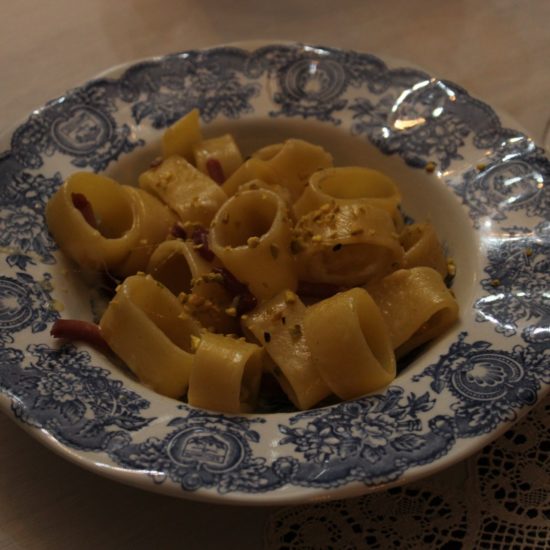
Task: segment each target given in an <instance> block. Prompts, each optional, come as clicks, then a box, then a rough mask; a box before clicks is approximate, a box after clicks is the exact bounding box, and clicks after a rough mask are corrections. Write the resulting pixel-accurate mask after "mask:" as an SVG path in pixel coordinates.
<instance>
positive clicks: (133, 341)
mask: <svg viewBox="0 0 550 550" xmlns="http://www.w3.org/2000/svg"><path fill="white" fill-rule="evenodd" d="M99 326H100V328H101V332H102V335H103V337H104V339H105V341H106V342H107V343H108V344H109V347H110V348H111V349H112V350H113V351H114V353H116V355H118V356H119V357H120V358H121V359H122V360H123V361H124V362H125V363H126V365H127V366H128V368H129V369H130V370H131V371H132V372H133V373H134V374H135V375H136V376H137V377H138V379H139V380H140V381H141V382H142V383H143V384H145V385H146V386H149V387H150V388H151V389H153V390H154V391H156V392H157V393H160V394H162V395H166V396H168V397H174V398H178V397H181V396H182V395H184V394H185V391H186V389H187V386H188V383H189V375H190V373H191V365H192V361H193V357H192V354H191V351H192V347H191V336H197V335H199V334H200V331H201V327H200V324H199V323H198V322H197V321H195V320H194V319H192V318H191V317H190V316H189V315H187V314H186V313H185V311H184V309H183V306H182V305H181V304H180V302H179V301H178V299H177V298H176V297H175V296H174V295H173V294H172V293H171V292H170V291H169V290H168V289H167V288H165V287H164V286H163V285H161V284H160V283H158V282H157V281H155V280H154V279H153V278H152V277H151V276H150V275H134V276H132V277H128V278H127V279H126V280H125V281H124V282H123V283H122V284H121V285H120V286H119V287H118V289H117V293H116V295H115V297H114V298H113V299H112V300H111V302H110V303H109V306H108V307H107V309H106V310H105V313H104V314H103V317H102V318H101V321H100V323H99Z"/></svg>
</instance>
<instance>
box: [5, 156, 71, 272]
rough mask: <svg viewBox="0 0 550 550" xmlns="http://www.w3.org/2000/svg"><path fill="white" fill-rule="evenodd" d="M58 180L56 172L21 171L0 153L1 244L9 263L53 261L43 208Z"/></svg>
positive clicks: (34, 263) (57, 184)
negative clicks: (48, 174)
mask: <svg viewBox="0 0 550 550" xmlns="http://www.w3.org/2000/svg"><path fill="white" fill-rule="evenodd" d="M60 184H61V175H60V174H59V172H57V173H55V174H54V175H53V177H51V178H46V177H44V176H43V175H42V174H37V175H34V174H31V173H29V172H25V171H21V170H20V167H19V166H18V164H17V163H16V162H15V161H14V159H13V158H12V157H11V155H9V154H5V155H3V156H0V208H1V209H2V217H1V218H0V247H2V248H3V249H4V250H7V251H8V254H7V256H6V261H7V263H8V265H10V266H11V267H15V266H16V267H18V268H19V269H22V270H25V269H26V267H27V266H28V265H29V264H30V265H36V264H37V262H39V263H44V264H53V263H54V261H55V260H54V257H53V255H52V252H53V251H54V250H55V249H56V248H57V246H56V244H55V243H54V241H53V239H52V238H51V237H50V234H49V233H48V232H45V231H44V223H45V221H44V210H45V207H46V203H47V201H48V199H49V198H50V197H51V196H52V194H53V193H54V191H55V190H56V189H57V187H59V185H60Z"/></svg>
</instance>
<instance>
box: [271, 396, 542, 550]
mask: <svg viewBox="0 0 550 550" xmlns="http://www.w3.org/2000/svg"><path fill="white" fill-rule="evenodd" d="M265 547H266V549H267V550H275V549H277V550H317V549H319V550H328V549H338V550H340V549H342V550H348V549H349V550H354V549H356V548H367V547H368V548H369V549H372V550H374V549H387V548H399V549H401V550H405V549H415V550H416V549H426V548H438V549H445V550H452V549H460V548H465V549H470V548H475V549H484V548H488V549H491V550H500V549H502V550H515V549H518V550H519V549H521V550H526V549H528V550H542V549H550V398H547V399H546V400H545V401H544V402H543V403H541V404H540V406H539V407H537V408H536V409H535V410H534V411H532V412H531V413H530V414H529V415H528V416H527V417H526V418H525V419H524V420H523V421H522V422H520V423H519V424H517V425H516V426H514V427H513V428H512V429H511V430H509V431H508V432H506V433H505V434H504V435H503V436H502V437H500V438H499V439H498V440H497V441H495V442H494V443H492V444H490V445H488V446H487V447H485V448H484V449H483V450H482V451H481V452H480V453H478V454H477V455H475V456H473V457H471V458H470V459H469V460H467V461H465V462H461V463H459V464H457V465H455V466H453V467H452V468H449V469H447V470H445V471H443V472H441V473H439V474H437V475H435V476H433V477H431V478H429V479H426V480H422V481H420V482H418V483H414V484H410V485H406V486H404V487H397V488H394V489H390V490H388V491H386V492H383V493H376V494H373V495H366V496H364V497H361V498H355V499H350V500H342V501H336V502H326V503H320V504H314V505H310V506H301V507H296V508H284V509H282V510H279V511H278V512H276V513H275V514H273V515H272V516H271V517H270V519H269V521H268V523H267V526H266V546H265Z"/></svg>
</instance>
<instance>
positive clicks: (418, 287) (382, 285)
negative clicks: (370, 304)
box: [368, 267, 458, 357]
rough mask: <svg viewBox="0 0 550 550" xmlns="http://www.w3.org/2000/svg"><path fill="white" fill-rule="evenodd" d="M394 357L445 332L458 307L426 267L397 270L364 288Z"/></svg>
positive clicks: (438, 278) (441, 283) (440, 279)
mask: <svg viewBox="0 0 550 550" xmlns="http://www.w3.org/2000/svg"><path fill="white" fill-rule="evenodd" d="M368 291H369V293H370V294H371V296H372V298H373V299H374V301H375V302H376V303H377V305H378V307H379V308H380V311H381V313H382V317H383V318H384V322H385V323H386V325H387V327H388V329H389V332H390V337H391V340H392V346H393V348H394V349H395V350H396V355H397V356H398V357H400V356H403V355H405V354H406V353H408V352H409V351H411V350H412V349H414V348H416V347H418V346H419V345H421V344H423V343H424V342H427V341H428V340H431V339H432V338H435V337H436V336H438V335H439V334H441V333H443V332H444V331H446V330H447V329H448V328H449V327H450V326H451V325H452V324H453V323H454V322H455V321H456V320H457V318H458V304H457V303H456V300H455V299H454V297H453V295H452V294H451V292H450V290H449V289H448V288H447V287H446V286H445V283H444V282H443V279H442V278H441V275H439V273H438V272H437V271H435V270H434V269H432V268H430V267H415V268H412V269H400V270H398V271H395V272H394V273H392V274H391V275H388V276H387V277H385V278H384V279H382V280H381V281H377V282H376V283H374V284H372V285H369V286H368Z"/></svg>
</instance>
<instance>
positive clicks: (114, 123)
mask: <svg viewBox="0 0 550 550" xmlns="http://www.w3.org/2000/svg"><path fill="white" fill-rule="evenodd" d="M195 107H196V108H198V109H200V111H201V117H202V119H203V120H204V121H205V122H210V121H214V120H216V121H217V120H219V119H224V118H225V119H240V118H245V117H250V116H252V115H254V116H257V115H258V114H259V115H261V116H263V117H264V118H266V119H269V118H270V117H271V118H287V119H288V118H300V119H313V120H316V121H318V122H321V123H324V124H328V125H331V126H340V127H341V128H343V129H346V130H348V131H349V133H350V134H352V135H356V136H359V138H361V139H368V140H369V141H370V142H371V143H372V144H373V145H374V146H375V147H377V148H378V150H379V151H381V152H382V153H384V154H386V155H395V156H398V157H399V158H400V159H402V160H403V161H404V162H405V163H406V164H408V165H409V167H411V168H410V169H414V168H424V167H426V166H427V164H428V163H435V165H436V166H437V169H438V171H440V174H439V177H440V179H442V178H443V176H442V175H441V173H442V172H443V171H445V170H447V169H450V170H449V173H451V174H453V175H451V176H449V177H448V178H447V179H446V180H443V179H442V182H443V183H445V184H446V185H447V186H448V187H449V188H450V189H452V191H453V192H454V193H455V195H456V197H458V199H459V200H458V201H457V203H458V202H459V201H461V202H462V203H463V206H464V208H465V209H466V211H467V213H468V215H469V216H470V219H471V223H472V225H473V226H474V228H475V229H476V231H478V232H479V234H480V235H482V237H483V239H485V240H484V241H483V242H484V246H485V248H484V251H483V254H484V256H483V265H481V266H480V268H479V273H478V275H479V277H478V280H479V281H480V282H479V283H478V287H477V291H476V293H475V299H474V300H473V301H472V303H471V304H469V307H470V308H471V313H473V315H472V317H475V319H476V320H477V321H478V322H480V323H482V324H479V325H475V322H474V325H472V324H470V325H466V326H469V327H470V328H471V327H472V326H476V327H479V328H480V330H481V332H482V333H483V336H478V335H477V334H476V337H477V339H476V340H472V339H471V338H469V337H468V334H467V333H466V332H462V333H461V334H460V335H459V336H458V337H457V339H456V340H455V341H454V342H453V343H451V344H450V347H449V348H448V349H447V348H446V349H445V350H443V352H442V355H441V356H440V357H439V358H434V355H433V354H432V355H431V356H430V357H431V358H432V364H430V365H429V366H428V367H425V368H422V367H418V366H414V365H413V366H412V367H411V371H410V372H409V370H405V371H404V372H403V373H401V374H400V377H399V378H398V379H397V380H396V384H394V385H392V386H390V387H389V388H386V389H385V390H384V391H383V392H381V393H380V394H377V395H370V396H366V397H363V398H361V399H357V400H354V401H352V402H347V403H340V404H337V405H332V406H328V407H325V408H322V409H316V410H312V411H308V412H301V413H290V414H287V413H281V412H279V413H277V414H264V415H258V416H238V415H237V416H229V415H223V414H214V413H210V412H207V411H203V410H198V409H193V408H191V407H188V406H187V405H185V404H179V405H178V404H177V403H175V402H173V401H170V400H163V399H162V398H156V399H154V400H153V399H151V402H150V401H149V400H148V399H145V398H144V397H143V396H142V395H139V393H136V392H135V391H132V390H130V389H128V388H127V387H126V383H125V382H124V381H123V378H124V376H123V373H122V371H119V370H117V368H116V367H111V368H109V369H107V368H102V367H101V366H95V365H93V364H92V363H93V360H92V356H91V355H90V354H89V353H88V352H87V351H84V350H82V349H81V348H80V347H75V346H62V347H59V348H56V347H52V342H51V339H50V337H49V335H48V328H49V326H50V325H51V323H52V322H53V321H54V320H55V319H56V318H58V317H59V313H58V312H57V311H56V308H55V307H54V303H55V298H56V292H57V289H56V288H54V286H53V285H54V283H56V282H57V277H58V273H59V267H60V266H59V264H57V252H56V245H55V243H53V242H52V240H51V238H50V237H49V235H48V233H47V231H46V230H45V222H44V209H45V205H46V203H47V201H48V199H49V198H50V197H51V195H52V193H53V192H54V191H55V189H57V187H58V186H59V185H60V184H61V182H62V180H63V178H65V177H67V173H66V170H65V169H64V168H63V166H64V164H66V161H68V162H70V163H71V164H72V165H73V166H75V167H77V168H85V169H91V170H95V171H100V170H104V169H105V168H106V167H107V166H108V165H109V164H110V163H111V162H114V161H116V160H117V159H119V158H121V157H123V156H125V155H127V154H128V153H131V152H132V151H135V150H137V149H138V148H139V147H140V146H142V145H145V143H144V141H143V140H142V139H140V138H139V136H140V132H139V129H140V126H144V127H147V128H151V127H152V128H156V129H162V128H165V127H166V126H168V125H170V124H172V123H173V122H174V121H175V120H177V119H178V118H179V117H180V116H181V115H182V114H184V113H185V112H187V111H189V110H190V109H192V108H195ZM128 108H130V111H131V115H128V114H127V111H128ZM129 118H130V119H131V120H128V119H129ZM131 126H133V127H134V128H136V132H135V133H134V132H133V131H130V127H131ZM1 145H2V146H3V147H4V150H5V152H4V153H3V154H0V210H1V212H2V215H1V216H0V247H1V250H2V257H1V258H2V260H3V261H2V265H3V271H2V273H1V274H0V329H1V331H0V392H1V393H2V394H4V395H5V396H7V397H8V398H9V399H7V400H6V399H4V400H3V403H4V405H5V404H6V403H9V406H11V409H12V411H13V413H14V414H15V415H16V416H17V418H18V419H20V420H21V421H22V422H26V423H28V424H30V425H32V426H35V427H37V428H40V429H41V430H45V431H46V432H47V433H49V434H50V435H51V436H52V437H53V438H54V439H55V440H57V441H58V442H60V443H62V444H63V445H64V446H66V447H68V448H70V449H73V450H75V452H78V453H80V456H81V457H83V458H84V459H86V458H87V455H86V453H87V452H88V451H94V452H101V453H103V455H102V456H105V457H106V458H107V459H108V460H109V461H110V462H111V463H114V464H115V465H117V466H118V467H119V468H121V469H122V470H124V471H125V472H129V473H133V474H134V475H135V476H136V478H138V477H139V476H141V477H143V476H144V475H147V474H148V475H149V476H150V477H151V478H152V479H153V482H154V483H156V484H164V485H169V484H176V486H179V487H181V489H182V492H184V493H185V494H190V493H200V494H201V495H203V494H209V495H212V494H216V493H217V494H220V495H228V494H235V495H242V494H246V495H249V498H250V500H251V501H253V500H254V497H255V496H258V497H261V495H270V494H273V495H277V496H279V495H283V496H285V495H290V496H289V498H290V499H292V498H301V496H300V495H301V493H299V492H298V493H296V492H293V490H294V489H295V488H297V487H298V488H299V487H302V488H303V487H305V488H308V489H310V490H311V491H312V494H314V495H320V494H321V493H319V492H318V491H317V492H316V490H326V489H327V488H331V489H334V490H335V491H334V492H333V493H332V494H334V495H345V489H346V487H348V486H350V484H352V483H355V484H356V485H355V487H357V484H359V485H360V486H377V485H379V484H381V483H384V484H387V483H398V482H401V481H403V480H406V479H407V475H408V473H409V471H410V470H411V469H412V468H415V469H416V470H418V469H420V471H423V472H427V471H429V468H430V467H431V465H436V464H441V463H440V462H439V461H440V460H442V459H444V458H445V457H447V458H449V457H450V456H451V454H450V453H451V452H452V450H453V449H457V448H459V447H460V446H461V445H462V441H466V440H467V441H476V442H479V445H481V444H483V442H484V441H486V438H487V436H490V434H492V433H494V430H496V429H500V428H501V427H502V426H503V425H504V424H509V423H510V422H513V421H514V420H515V419H516V418H517V415H518V412H519V411H521V410H522V409H524V408H526V407H531V406H533V405H534V404H535V403H536V402H537V400H538V399H539V398H540V395H542V394H543V393H544V392H546V391H547V390H548V387H547V386H548V385H550V361H549V353H548V341H549V340H550V302H549V299H548V291H547V279H548V273H549V272H550V248H549V243H550V234H549V233H550V225H549V222H548V219H549V209H550V201H549V194H548V193H549V192H548V188H549V182H550V163H549V161H548V159H547V158H546V157H545V156H544V154H543V152H542V151H541V150H540V149H539V148H537V147H536V146H535V145H534V143H533V142H532V141H531V140H530V139H528V138H527V137H525V136H524V135H522V134H521V133H519V132H517V131H515V130H512V129H508V128H503V127H502V125H501V123H500V120H499V118H498V116H497V115H496V114H495V113H494V112H493V111H492V109H490V108H489V107H488V106H487V105H485V104H484V103H482V102H480V101H478V100H476V99H474V98H472V97H470V96H469V95H468V93H467V92H466V91H465V90H464V89H462V88H460V87H459V86H457V85H456V84H453V83H450V82H446V81H442V80H438V79H434V78H432V77H431V76H430V75H428V74H426V73H424V72H422V71H420V70H417V69H412V68H406V67H389V66H388V65H387V64H386V63H385V62H384V61H383V60H381V59H379V58H378V57H376V56H373V55H370V54H362V53H357V52H350V51H341V50H336V49H327V48H318V47H310V46H300V45H295V44H286V45H267V46H264V47H260V48H257V49H255V50H252V51H249V50H247V49H240V48H227V47H226V48H214V49H211V50H204V51H189V52H183V53H180V54H175V55H170V56H166V57H163V58H159V59H155V60H151V61H146V62H142V63H137V64H135V65H132V66H130V67H129V68H127V69H126V70H124V71H123V72H122V73H121V74H120V75H119V76H116V78H111V79H106V78H103V79H99V80H95V81H92V82H90V83H88V84H86V85H85V86H83V87H81V88H78V89H76V90H74V91H72V92H69V93H68V94H67V95H66V96H64V97H63V98H60V99H59V100H56V101H53V102H50V103H49V104H47V105H46V106H45V107H44V108H42V109H41V110H39V111H37V112H35V113H34V114H33V115H31V117H30V118H29V119H28V120H27V121H26V122H25V123H24V124H23V125H21V126H20V127H19V128H17V129H16V130H15V131H14V132H13V134H12V136H11V140H10V142H9V143H4V144H1ZM480 159H483V164H484V165H483V166H481V165H479V166H476V164H478V163H479V164H480ZM453 171H454V172H453ZM455 173H456V174H458V175H454V174H455ZM436 174H437V172H436ZM488 226H490V228H491V229H490V231H491V232H490V238H489V237H487V236H486V235H489V233H487V232H486V233H484V231H486V229H485V228H486V227H488ZM468 313H469V312H468V311H465V312H464V315H465V316H467V314H468ZM97 361H98V362H100V363H99V364H101V362H102V360H101V359H99V358H98V359H97ZM103 364H105V365H107V364H109V363H108V362H107V361H105V362H103ZM114 372H117V373H118V374H117V375H115V374H113V373H114ZM118 377H120V378H121V380H119V379H118ZM0 397H1V396H0ZM0 401H1V400H0ZM147 409H151V410H154V411H155V413H157V411H159V412H160V413H162V414H159V418H155V416H154V415H150V416H147V415H145V414H144V411H146V410H147ZM153 421H154V422H153ZM423 468H424V469H423ZM140 479H141V478H140ZM337 488H343V492H340V493H338V492H337V491H336V489H337ZM288 491H289V492H288ZM237 498H240V497H237Z"/></svg>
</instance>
